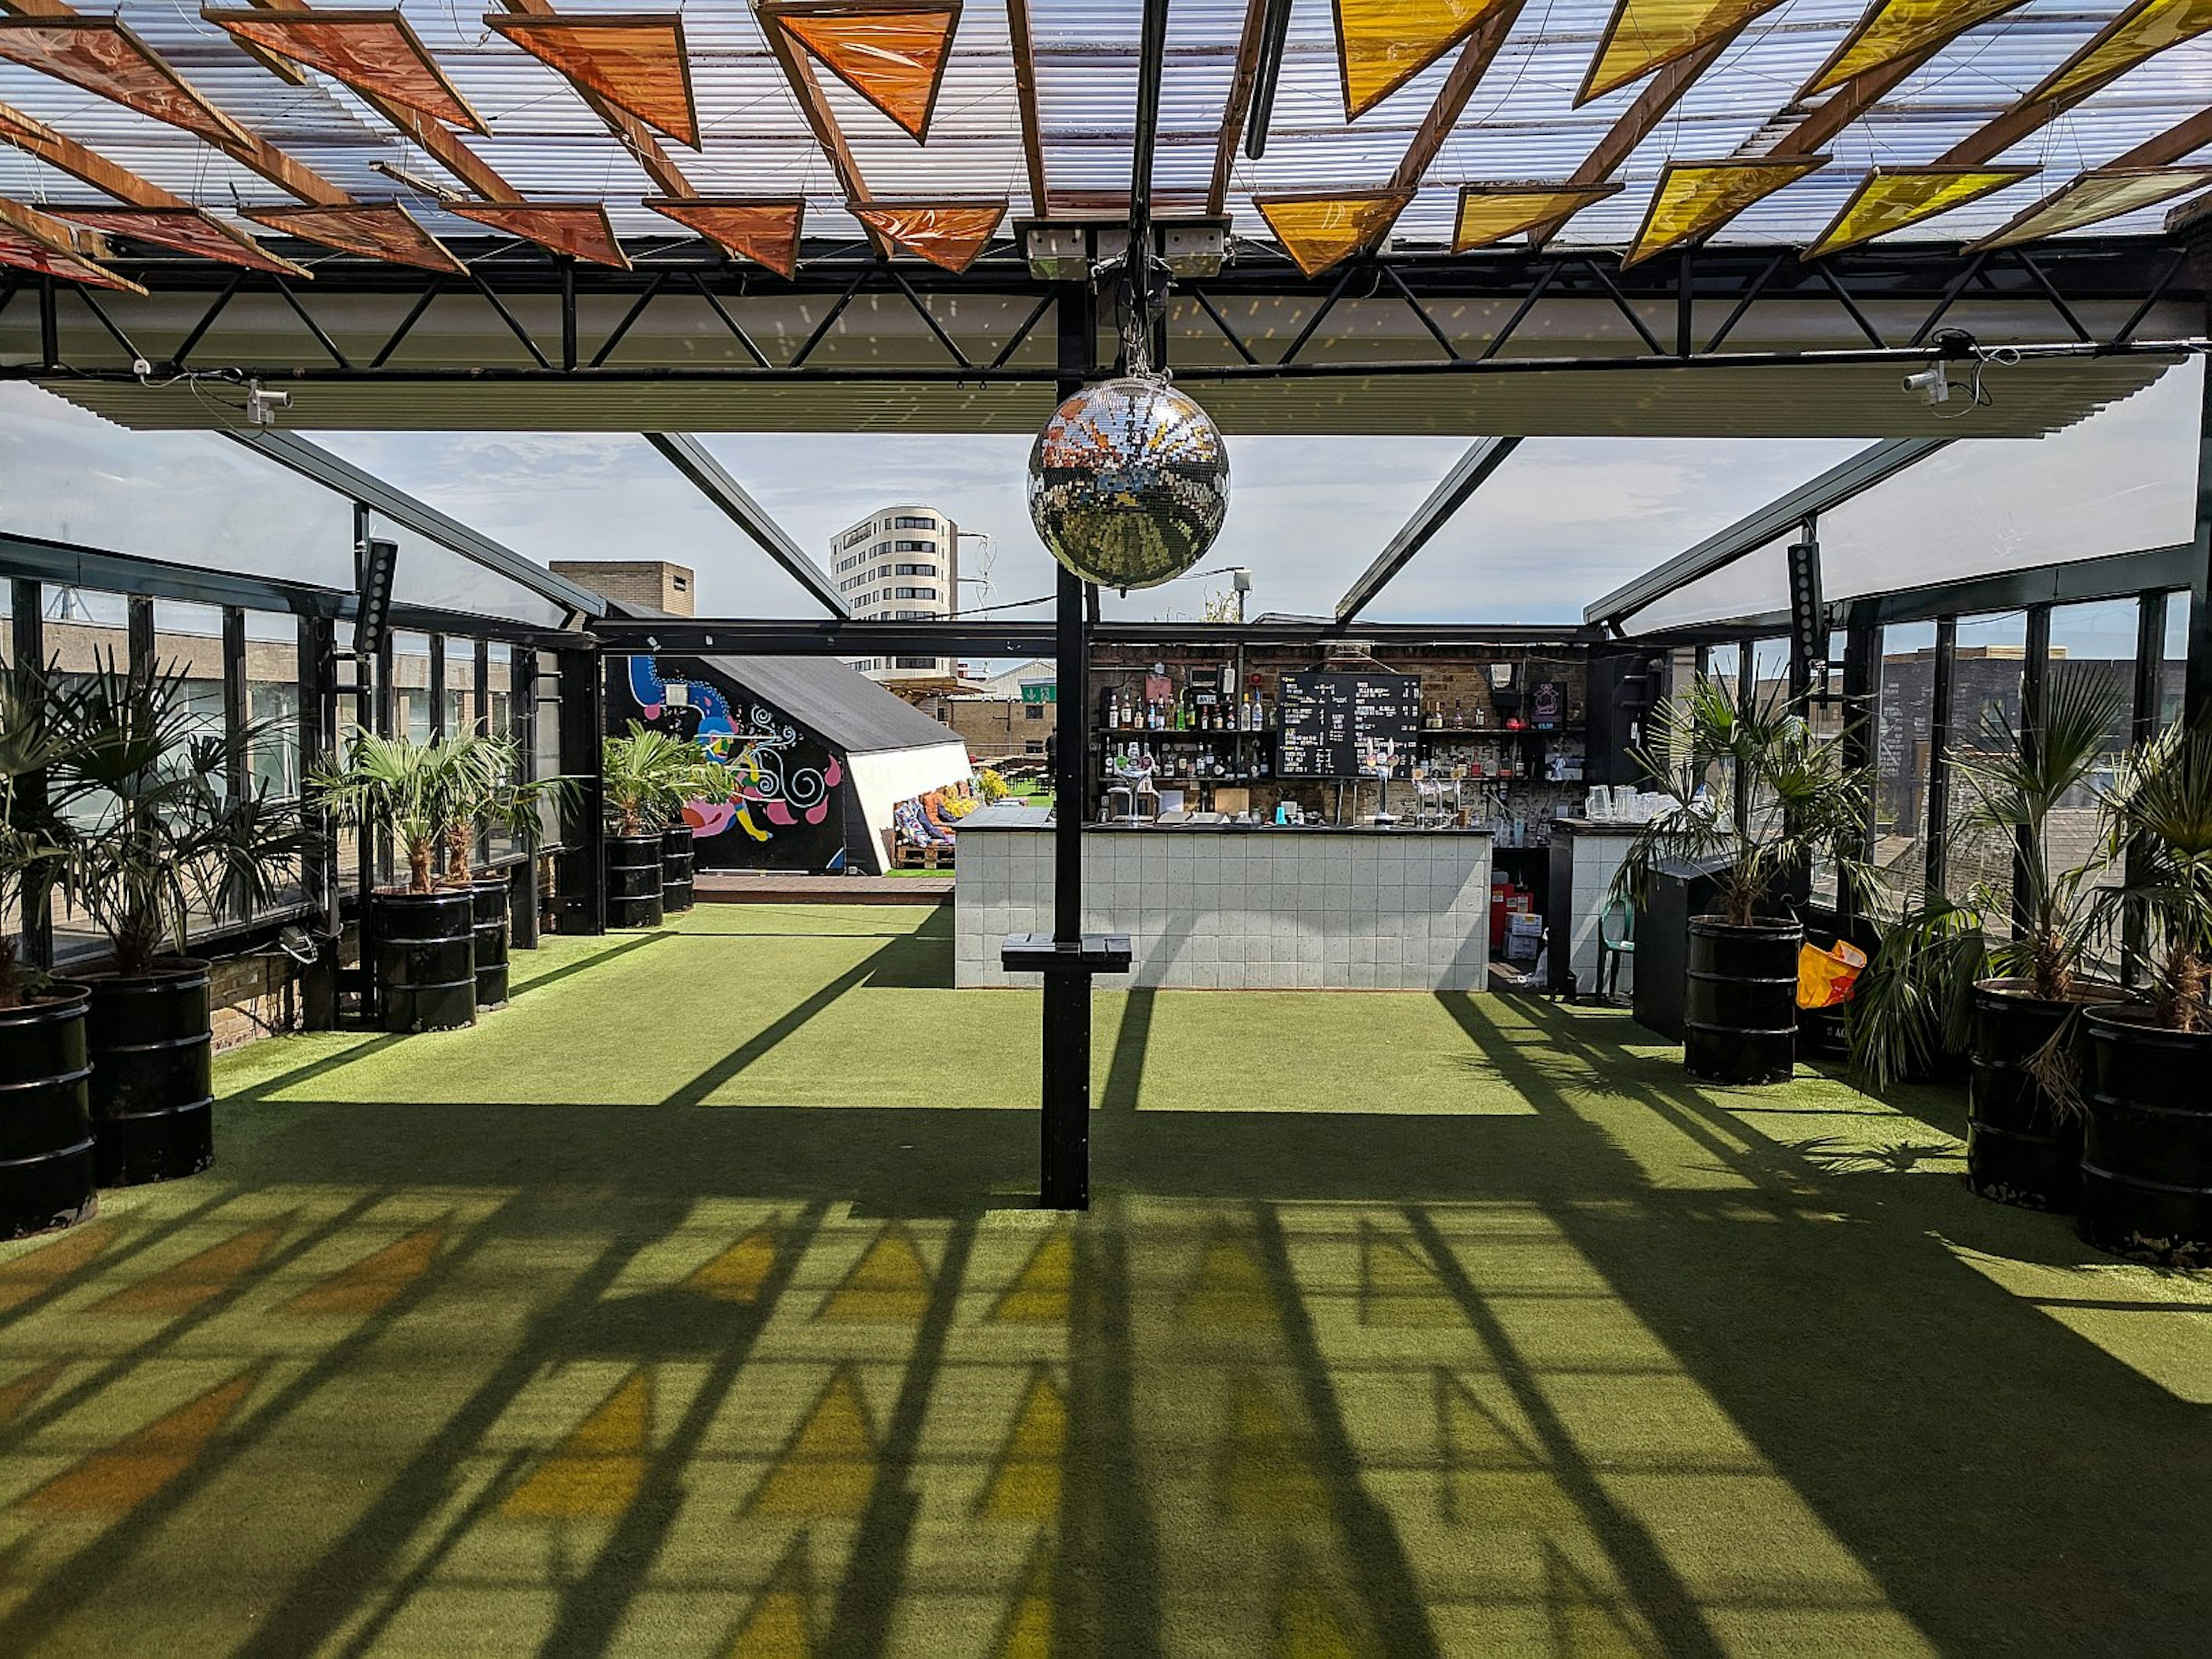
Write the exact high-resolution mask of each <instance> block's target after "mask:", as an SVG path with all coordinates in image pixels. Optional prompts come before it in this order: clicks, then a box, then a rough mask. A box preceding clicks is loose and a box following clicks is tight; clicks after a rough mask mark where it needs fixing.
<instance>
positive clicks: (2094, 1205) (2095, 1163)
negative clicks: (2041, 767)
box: [2076, 725, 2212, 1267]
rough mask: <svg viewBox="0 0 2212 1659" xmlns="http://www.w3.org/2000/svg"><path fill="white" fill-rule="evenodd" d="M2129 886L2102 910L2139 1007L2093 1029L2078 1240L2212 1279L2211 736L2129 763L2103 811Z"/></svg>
mask: <svg viewBox="0 0 2212 1659" xmlns="http://www.w3.org/2000/svg"><path fill="white" fill-rule="evenodd" d="M2105 812H2106V826H2107V841H2106V847H2107V850H2108V851H2109V852H2110V853H2111V854H2112V856H2114V857H2115V858H2119V859H2123V860H2126V874H2125V876H2124V879H2123V882H2122V884H2120V885H2119V886H2118V887H2117V888H2112V889H2108V890H2106V891H2105V892H2104V893H2101V894H2100V896H2099V898H2100V909H2101V912H2102V915H2103V917H2104V919H2105V920H2106V921H2108V922H2114V923H2117V922H2130V923H2131V924H2132V926H2130V927H2128V929H2127V933H2126V940H2127V942H2126V944H2125V945H2124V947H2123V948H2124V951H2125V953H2126V956H2127V957H2128V959H2129V961H2130V966H2131V968H2132V970H2133V971H2132V974H2131V978H2132V980H2133V981H2134V983H2136V985H2137V986H2139V987H2141V988H2142V1000H2137V1001H2133V1002H2130V1003H2127V1004H2124V1005H2121V1006H2104V1007H2096V1008H2092V1009H2090V1010H2089V1011H2088V1012H2087V1016H2086V1024H2087V1027H2088V1038H2087V1089H2086V1091H2085V1093H2086V1097H2087V1103H2088V1115H2089V1116H2088V1132H2087V1139H2086V1143H2085V1145H2084V1147H2083V1150H2082V1159H2081V1214H2080V1217H2079V1219H2078V1221H2077V1223H2076V1225H2077V1227H2078V1229H2079V1231H2080V1232H2081V1237H2082V1238H2083V1239H2084V1240H2086V1241H2087V1243H2092V1244H2094V1245H2097V1246H2098V1247H2100V1249H2107V1250H2111V1251H2112V1252H2114V1253H2115V1254H2117V1255H2124V1256H2130V1257H2134V1258H2136V1259H2137V1260H2141V1261H2159V1262H2164V1263H2170V1264H2172V1265H2173V1266H2176V1267H2212V1091H2208V1090H2207V1088H2206V1086H2205V1079H2206V1077H2207V1076H2208V1075H2212V726H2203V725H2200V726H2197V728H2196V729H2195V730H2193V731H2189V732H2183V731H2182V730H2180V729H2179V728H2176V729H2175V730H2173V731H2171V732H2167V733H2166V734H2165V736H2164V737H2162V738H2160V739H2158V740H2157V741H2156V742H2154V743H2152V744H2148V745H2146V746H2145V747H2144V748H2142V750H2138V751H2136V753H2135V754H2132V755H2130V756H2129V757H2127V758H2126V759H2125V760H2124V762H2123V763H2121V766H2120V769H2119V771H2118V776H2117V778H2116V779H2115V781H2114V783H2113V786H2112V789H2111V790H2110V791H2109V792H2108V793H2106V798H2105Z"/></svg>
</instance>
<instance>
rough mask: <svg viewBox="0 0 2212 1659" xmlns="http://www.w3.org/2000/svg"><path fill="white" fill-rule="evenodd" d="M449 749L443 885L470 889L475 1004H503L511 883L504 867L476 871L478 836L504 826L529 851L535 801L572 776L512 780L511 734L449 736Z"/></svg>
mask: <svg viewBox="0 0 2212 1659" xmlns="http://www.w3.org/2000/svg"><path fill="white" fill-rule="evenodd" d="M447 749H448V750H449V751H450V753H449V759H450V762H451V764H452V767H453V776H452V780H451V785H450V787H449V788H448V789H447V793H446V799H445V810H446V811H447V818H446V821H445V823H444V824H443V825H442V826H441V829H440V835H441V838H442V840H443V841H444V842H445V849H446V875H445V884H446V885H447V886H448V887H460V888H466V889H467V890H468V892H469V895H470V902H471V912H472V915H473V917H474V921H473V922H472V924H471V933H473V935H474V939H475V943H474V948H473V951H472V953H471V954H472V957H473V960H474V961H475V963H476V981H477V988H476V1001H477V1007H478V1008H503V1007H505V1006H507V913H508V905H509V902H510V901H511V899H512V897H513V881H512V878H510V877H509V876H508V875H507V872H503V871H501V872H492V871H487V872H483V874H482V875H481V876H479V875H478V874H477V872H475V869H474V863H475V859H476V849H477V837H478V836H482V835H483V834H484V833H485V832H486V831H487V830H491V829H498V830H503V831H505V832H506V833H507V835H509V836H512V837H513V840H514V842H515V844H516V845H517V847H519V848H520V849H521V850H522V853H523V854H524V856H526V857H531V856H534V855H535V854H536V853H537V850H538V844H539V843H540V842H542V841H543V840H544V834H545V820H544V814H543V813H542V812H541V811H540V810H539V807H540V805H541V804H542V803H544V802H546V801H554V802H558V801H559V800H560V799H562V798H563V797H564V795H565V794H566V793H567V792H568V790H569V788H571V787H573V785H574V780H573V779H570V778H562V777H556V778H541V779H538V780H537V781H532V782H524V781H521V780H520V779H518V778H517V777H516V776H515V774H516V773H517V772H519V771H520V769H521V765H522V755H521V750H520V749H518V748H517V747H516V746H515V744H514V742H513V739H512V738H503V737H499V738H495V737H486V736H483V735H476V734H471V735H465V736H463V737H459V738H450V739H448V740H447Z"/></svg>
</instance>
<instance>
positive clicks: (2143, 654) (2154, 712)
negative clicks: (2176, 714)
mask: <svg viewBox="0 0 2212 1659" xmlns="http://www.w3.org/2000/svg"><path fill="white" fill-rule="evenodd" d="M2165 706H2166V592H2165V590H2164V589H2160V591H2158V592H2154V593H2145V594H2143V595H2142V597H2141V598H2140V599H2138V600H2137V601H2136V700H2135V708H2134V711H2133V713H2132V715H2131V717H2130V720H2129V722H2128V741H2129V743H2130V745H2132V746H2133V747H2135V748H2138V749H2140V748H2141V747H2142V745H2143V744H2147V743H2148V742H2149V741H2150V740H2151V739H2152V738H2154V737H2156V736H2157V735H2158V717H2159V714H2160V710H2161V709H2163V708H2164V707H2165ZM2142 855H2143V849H2142V848H2141V847H2140V846H2138V845H2136V844H2134V843H2130V845H2129V848H2128V855H2127V879H2128V883H2129V884H2130V886H2133V885H2135V884H2136V883H2137V882H2139V881H2140V880H2141V879H2142V875H2143V871H2142ZM2120 932H2121V939H2120V983H2121V984H2122V985H2124V986H2127V987H2130V988H2132V987H2134V985H2135V982H2136V963H2138V962H2140V961H2141V960H2142V947H2143V919H2142V911H2141V910H2139V909H2137V908H2135V907H2134V906H2130V907H2129V908H2128V911H2127V914H2126V915H2125V916H2124V918H2123V919H2122V921H2121V923H2120Z"/></svg>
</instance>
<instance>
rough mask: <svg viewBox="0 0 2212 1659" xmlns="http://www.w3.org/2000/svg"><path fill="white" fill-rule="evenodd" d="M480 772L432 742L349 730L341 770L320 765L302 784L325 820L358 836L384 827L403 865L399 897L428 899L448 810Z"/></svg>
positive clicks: (478, 761)
mask: <svg viewBox="0 0 2212 1659" xmlns="http://www.w3.org/2000/svg"><path fill="white" fill-rule="evenodd" d="M483 764H484V757H482V756H480V755H479V756H475V757H471V755H469V754H468V753H466V752H465V751H463V750H460V748H459V745H458V744H448V743H447V742H445V741H443V740H441V739H440V738H431V739H430V740H429V741H428V742H427V743H416V742H415V741H414V740H413V739H412V738H404V737H396V738H387V737H384V736H381V735H380V734H378V733H377V732H368V731H364V730H362V729H361V728H359V727H356V728H355V730H354V732H353V735H352V737H351V738H349V740H348V742H347V744H346V750H345V758H344V760H343V762H342V763H332V762H325V763H323V764H322V765H321V766H319V767H318V768H316V769H315V771H314V773H313V775H312V776H310V777H309V779H308V780H307V788H308V793H310V795H311V796H312V797H313V799H314V801H315V803H316V804H317V805H319V806H320V807H321V808H322V809H323V810H324V811H326V812H328V813H329V814H330V815H331V817H332V818H334V819H335V820H336V821H337V822H338V823H342V824H346V825H349V826H350V827H352V828H354V829H367V828H368V826H369V825H371V824H373V823H374V822H375V821H376V820H377V819H378V818H380V817H381V818H383V819H384V820H385V821H386V823H389V824H390V825H391V828H392V836H393V837H394V838H395V839H396V840H397V841H398V843H399V846H400V849H401V851H402V852H403V853H404V854H405V855H406V859H407V890H408V891H409V892H410V893H417V894H421V893H428V892H431V891H433V890H434V888H433V884H432V880H431V875H432V866H433V865H434V864H435V861H436V859H437V853H438V844H439V841H440V839H441V836H443V835H444V834H445V831H446V826H447V824H448V823H451V822H452V821H453V817H454V802H455V801H456V800H457V799H461V798H462V797H463V796H464V795H465V793H466V792H467V791H468V790H469V789H470V788H471V787H477V784H476V782H475V777H474V774H476V773H477V772H478V771H480V770H481V769H482V768H483Z"/></svg>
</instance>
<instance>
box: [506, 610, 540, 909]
mask: <svg viewBox="0 0 2212 1659" xmlns="http://www.w3.org/2000/svg"><path fill="white" fill-rule="evenodd" d="M507 716H508V721H509V724H510V726H512V728H513V730H512V732H510V734H509V735H511V736H512V737H513V738H514V747H515V751H516V753H517V754H518V755H519V756H520V760H521V765H520V775H521V776H522V778H523V779H524V781H529V780H530V779H532V778H535V777H536V776H537V775H538V653H536V652H535V651H532V650H529V649H527V648H526V647H522V646H517V647H514V648H513V651H511V652H510V653H508V655H507ZM507 938H508V939H509V941H510V942H511V943H512V944H513V946H514V948H515V949H516V950H518V951H534V950H536V949H537V948H538V854H536V852H535V851H532V850H530V849H527V848H526V849H525V851H524V854H523V859H522V862H521V864H520V865H519V866H516V869H515V872H514V881H513V886H511V887H510V888H509V889H508V891H507Z"/></svg>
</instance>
